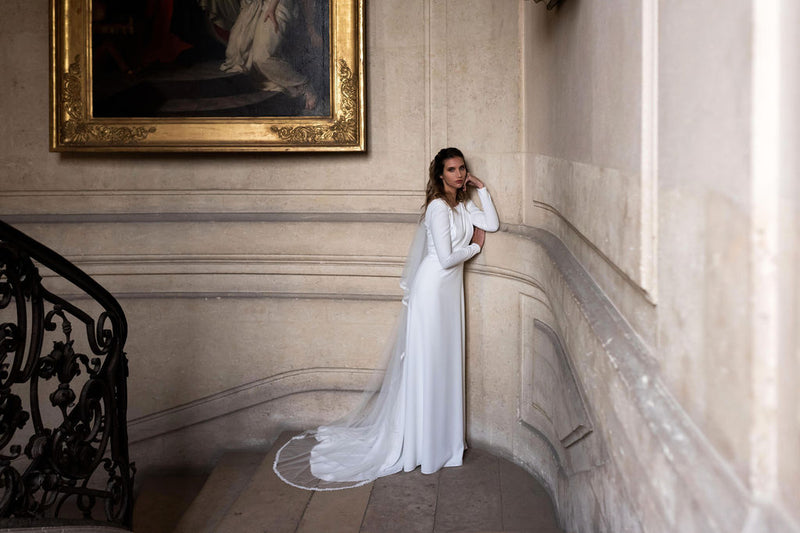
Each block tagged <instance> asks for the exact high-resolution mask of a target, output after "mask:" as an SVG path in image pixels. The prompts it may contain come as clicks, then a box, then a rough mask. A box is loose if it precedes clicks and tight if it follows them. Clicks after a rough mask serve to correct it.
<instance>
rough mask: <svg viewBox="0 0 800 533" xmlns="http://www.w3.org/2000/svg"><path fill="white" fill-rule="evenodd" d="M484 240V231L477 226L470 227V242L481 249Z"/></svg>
mask: <svg viewBox="0 0 800 533" xmlns="http://www.w3.org/2000/svg"><path fill="white" fill-rule="evenodd" d="M485 240H486V232H485V231H484V230H482V229H481V228H479V227H477V226H473V227H472V240H471V241H470V244H472V243H473V242H474V243H475V244H477V245H478V246H480V247H481V250H482V249H483V243H484V241H485Z"/></svg>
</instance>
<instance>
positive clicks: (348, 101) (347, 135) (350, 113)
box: [271, 59, 358, 144]
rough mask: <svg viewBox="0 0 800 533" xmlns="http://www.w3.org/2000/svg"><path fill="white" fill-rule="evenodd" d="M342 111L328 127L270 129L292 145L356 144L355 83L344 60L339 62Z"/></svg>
mask: <svg viewBox="0 0 800 533" xmlns="http://www.w3.org/2000/svg"><path fill="white" fill-rule="evenodd" d="M339 78H340V80H341V83H340V88H341V91H342V109H341V111H340V113H339V116H338V117H337V119H336V120H335V121H334V122H333V124H331V125H329V126H294V127H290V126H284V127H278V126H273V127H272V128H271V129H272V131H273V132H274V133H276V134H277V135H278V137H280V138H281V140H283V141H287V142H290V143H292V144H323V143H327V144H330V143H335V144H348V143H354V142H356V131H357V129H358V127H357V124H356V95H357V91H356V82H355V80H354V79H353V71H352V70H351V69H350V67H349V66H348V65H347V62H346V61H345V60H344V59H340V60H339Z"/></svg>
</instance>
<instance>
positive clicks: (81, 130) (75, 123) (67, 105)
mask: <svg viewBox="0 0 800 533" xmlns="http://www.w3.org/2000/svg"><path fill="white" fill-rule="evenodd" d="M62 87H63V98H64V100H63V103H64V111H65V112H66V114H67V119H66V120H65V121H64V123H63V124H62V125H61V141H62V142H63V143H64V144H87V143H106V144H131V143H136V142H138V141H142V140H144V139H146V138H147V136H148V135H150V134H151V133H154V132H155V131H156V128H155V126H151V127H149V128H146V127H141V126H140V127H135V128H129V127H125V126H104V125H101V124H91V123H89V122H86V121H85V120H83V117H84V109H83V100H82V99H81V93H82V90H81V65H80V56H75V61H73V62H72V63H70V65H69V70H68V71H67V73H66V74H65V75H64V83H63V86H62Z"/></svg>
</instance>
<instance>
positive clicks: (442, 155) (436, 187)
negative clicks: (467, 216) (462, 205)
mask: <svg viewBox="0 0 800 533" xmlns="http://www.w3.org/2000/svg"><path fill="white" fill-rule="evenodd" d="M453 157H460V158H461V160H462V161H464V165H465V166H466V164H467V160H466V159H464V154H462V153H461V150H459V149H458V148H452V147H451V148H442V149H441V150H439V153H438V154H436V157H434V158H433V161H431V165H430V167H429V168H428V186H427V187H426V188H425V205H423V206H422V209H423V216H424V210H425V209H426V208H427V207H428V204H430V203H431V202H432V201H434V200H435V199H437V198H445V193H444V180H442V179H440V178H441V176H442V174H444V162H445V161H446V160H448V159H451V158H453ZM466 199H467V193H466V192H465V191H464V190H463V189H459V190H458V191H456V202H463V201H464V200H466Z"/></svg>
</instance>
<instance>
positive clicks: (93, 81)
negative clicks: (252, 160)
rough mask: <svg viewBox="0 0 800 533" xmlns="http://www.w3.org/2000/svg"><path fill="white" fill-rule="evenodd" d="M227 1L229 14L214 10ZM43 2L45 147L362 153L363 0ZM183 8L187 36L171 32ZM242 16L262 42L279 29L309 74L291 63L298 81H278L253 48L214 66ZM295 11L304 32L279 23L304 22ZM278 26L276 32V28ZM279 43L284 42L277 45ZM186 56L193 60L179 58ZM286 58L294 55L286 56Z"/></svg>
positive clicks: (234, 38)
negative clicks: (238, 59) (46, 33)
mask: <svg viewBox="0 0 800 533" xmlns="http://www.w3.org/2000/svg"><path fill="white" fill-rule="evenodd" d="M118 4H124V5H128V6H131V5H133V6H138V4H142V5H145V4H146V5H147V6H148V8H147V9H148V10H150V11H149V12H148V13H146V15H145V14H142V13H139V12H138V11H137V12H135V13H134V11H133V10H134V9H139V8H138V7H135V8H129V10H130V11H129V12H125V11H124V10H122V9H121V8H118V7H116V6H117V5H118ZM252 4H259V5H260V6H262V7H261V9H264V8H263V6H264V5H271V6H275V5H278V6H279V7H278V11H276V10H275V9H274V8H273V10H272V12H271V13H270V15H268V16H265V15H264V12H263V11H259V12H258V14H257V15H254V16H252V17H251V18H250V19H248V18H246V17H245V15H246V14H245V6H248V9H249V6H251V5H252ZM220 5H222V6H223V7H219V6H220ZM153 6H155V7H153ZM187 6H188V7H187ZM231 6H233V7H231ZM236 6H239V11H238V14H237V11H236ZM280 6H283V7H280ZM308 6H311V9H313V11H309V10H308V9H309V8H308ZM223 8H227V9H228V11H227V15H228V17H227V19H224V17H223V15H220V14H219V13H216V12H212V11H211V10H213V9H218V10H220V11H221V10H223ZM114 9H116V11H115V12H111V11H113V10H114ZM178 9H183V12H181V13H178V12H177V11H178ZM198 9H200V11H198ZM266 9H268V8H266ZM281 9H282V10H283V11H280V10H281ZM50 10H51V11H50V21H51V26H50V34H51V42H50V48H51V61H50V65H51V70H50V150H51V151H58V152H103V151H117V152H119V151H141V152H145V151H146V152H201V151H207V152H236V151H242V152H255V151H271V152H283V151H303V152H363V151H365V150H366V139H365V133H366V128H365V112H366V109H365V107H366V105H365V87H364V81H365V71H364V5H363V0H280V1H279V2H270V1H269V0H265V1H263V2H262V1H261V0H256V2H252V1H251V0H148V2H144V1H142V2H128V3H127V4H125V3H119V2H116V3H114V2H112V1H110V0H106V1H104V0H51V2H50ZM153 11H156V12H157V13H156V14H153ZM110 12H111V13H110ZM109 13H110V14H109ZM198 13H199V14H198ZM276 13H277V14H276ZM320 13H321V15H320ZM304 15H305V18H304ZM248 16H249V14H248ZM148 17H149V18H148ZM180 17H183V18H185V19H186V20H189V21H193V22H191V23H184V26H183V27H184V28H189V29H188V30H185V31H184V32H183V33H186V32H187V31H188V32H189V33H191V35H190V38H186V37H184V34H183V33H181V31H180V30H176V29H175V28H176V27H177V26H176V24H175V20H176V19H177V18H180ZM198 17H201V18H198ZM202 17H205V18H202ZM140 19H141V20H140ZM240 19H242V21H244V23H249V22H250V21H251V20H253V21H256V20H257V22H256V24H262V26H257V28H256V29H255V30H253V31H254V32H256V34H258V32H259V31H261V32H262V34H264V35H268V37H266V39H276V40H278V41H280V40H281V39H282V38H283V37H282V36H283V35H286V36H287V37H285V41H286V42H289V43H291V44H292V45H293V46H294V45H295V44H297V45H296V46H294V48H293V50H299V51H297V52H295V53H296V55H297V56H298V57H301V56H302V57H304V58H305V59H304V61H305V63H304V64H307V65H316V67H315V68H316V70H315V71H314V72H316V73H317V74H318V75H317V76H316V78H314V77H313V76H312V75H311V74H306V73H304V72H303V71H301V70H299V69H297V70H296V72H295V73H294V74H292V75H287V76H286V77H288V78H292V76H294V78H292V79H295V78H296V80H297V81H290V82H286V83H287V84H288V83H294V84H295V85H293V86H289V88H285V87H283V86H280V84H277V85H276V84H275V83H273V81H272V79H271V77H272V74H270V72H272V71H269V70H267V74H265V71H264V69H257V68H256V67H253V66H252V65H256V66H259V65H262V64H264V65H272V63H268V62H269V61H273V62H274V61H275V59H274V58H273V57H270V58H268V59H266V60H265V61H264V62H262V63H258V58H256V60H252V56H251V58H250V59H249V60H248V61H249V62H248V63H247V65H245V66H243V67H241V66H238V65H234V67H233V69H232V70H231V72H225V73H222V74H220V72H218V71H220V70H222V69H223V68H227V67H228V63H230V62H231V56H232V55H233V56H236V54H237V53H238V49H237V48H235V46H234V45H232V44H231V43H232V42H238V41H237V38H241V36H242V35H247V34H246V33H244V30H241V28H243V27H245V26H246V24H244V23H240ZM295 19H298V20H301V21H302V20H305V24H306V26H307V28H306V29H307V30H308V33H307V34H303V36H302V37H301V36H300V31H299V30H297V32H296V33H295V34H291V33H289V32H290V30H288V29H286V28H291V27H294V28H295V29H296V28H300V27H301V26H303V24H302V23H301V22H298V23H296V24H294V26H291V24H292V23H293V21H294V20H295ZM142 20H143V21H144V22H142ZM165 20H166V24H165V23H164V21H165ZM197 20H201V22H200V23H197V22H196V21H197ZM312 20H314V21H316V22H315V24H316V26H314V27H312V26H311V24H310V22H309V21H312ZM320 20H321V22H320ZM147 24H150V25H149V26H147ZM237 24H238V25H239V26H237ZM279 24H280V28H281V30H282V31H284V30H285V31H284V33H278V29H279ZM225 27H227V30H226V29H225ZM237 28H238V29H237ZM272 28H274V32H273V30H272ZM176 31H177V34H176V33H173V32H176ZM225 31H227V32H228V34H227V40H226V39H225V38H222V37H225V35H224V33H225ZM137 32H138V34H137ZM237 32H238V33H237ZM315 34H316V35H315ZM143 35H144V37H143ZM221 35H222V37H220V36H221ZM292 35H294V36H293V37H292ZM309 36H310V37H309ZM250 38H251V40H252V39H253V37H252V34H250ZM258 38H259V37H258V36H256V37H255V39H258ZM290 38H292V39H294V40H291V41H290ZM148 39H149V40H148ZM154 42H155V43H158V44H157V45H154V44H153V43H154ZM173 42H174V43H178V44H177V45H174V44H171V43H173ZM215 42H216V43H217V44H214V43H215ZM259 42H260V43H263V42H264V41H259ZM267 42H270V41H267ZM143 43H144V44H143ZM165 43H167V44H165ZM196 43H203V44H202V46H201V45H198V44H196ZM226 43H227V44H226ZM308 43H311V44H308ZM312 44H313V46H312ZM270 46H272V45H270ZM278 46H279V48H277V49H278V50H283V49H286V48H287V46H286V45H285V42H284V43H280V42H279V45H278ZM220 47H222V50H223V51H224V57H221V56H220V54H221V52H220ZM280 47H283V48H280ZM301 47H302V50H301ZM289 48H291V47H289ZM252 49H253V50H254V49H256V47H255V46H252ZM258 49H259V50H260V49H264V48H263V46H262V47H261V48H258ZM232 50H233V52H231V51H232ZM154 51H155V53H154ZM291 51H292V49H290V52H291ZM190 53H191V54H190ZM248 53H251V54H252V53H253V52H248ZM192 54H193V55H192ZM204 54H205V55H204ZM302 54H305V55H302ZM187 55H191V59H189V60H184V59H183V58H184V56H187ZM126 56H128V57H130V58H132V59H128V57H126ZM275 57H277V58H278V60H279V61H283V59H282V56H280V55H276V56H275ZM154 58H155V59H154ZM164 58H167V59H164ZM170 61H173V62H172V63H170ZM215 62H218V63H219V66H218V65H217V63H215ZM231 64H233V63H231ZM286 64H287V65H291V66H293V65H295V64H297V63H296V62H295V63H290V62H289V59H288V58H287V59H286ZM217 66H218V68H217ZM215 69H216V71H215ZM237 69H238V70H237ZM101 73H103V74H102V75H101ZM326 76H327V79H326ZM275 78H276V79H279V76H277V75H276V76H275ZM143 80H144V81H143ZM312 81H315V84H313V85H312ZM281 83H284V82H281ZM259 84H260V85H259ZM268 86H269V87H270V89H269V90H268V89H267V88H266V87H268ZM165 87H166V88H165ZM242 87H244V88H242ZM253 87H256V88H255V89H254V88H253ZM259 87H260V88H259ZM319 87H321V89H319ZM259 91H261V92H259ZM153 94H156V95H158V96H156V97H153V96H152V95H153ZM164 95H167V96H164ZM183 96H186V98H183ZM165 102H166V103H165ZM253 102H255V103H253ZM237 105H238V106H239V107H236V106H237ZM226 113H227V114H226Z"/></svg>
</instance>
